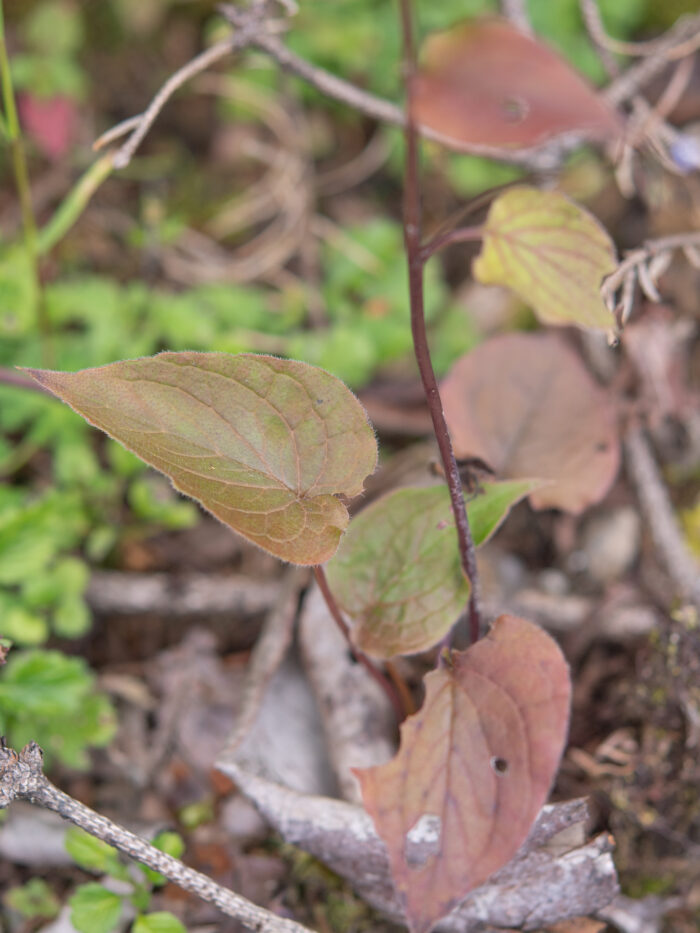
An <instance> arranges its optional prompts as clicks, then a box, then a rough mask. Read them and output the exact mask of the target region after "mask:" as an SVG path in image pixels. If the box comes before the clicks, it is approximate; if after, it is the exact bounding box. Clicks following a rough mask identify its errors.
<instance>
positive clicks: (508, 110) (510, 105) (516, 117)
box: [503, 97, 529, 123]
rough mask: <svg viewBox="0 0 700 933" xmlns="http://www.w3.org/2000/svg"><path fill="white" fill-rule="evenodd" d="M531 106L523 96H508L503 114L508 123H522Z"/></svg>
mask: <svg viewBox="0 0 700 933" xmlns="http://www.w3.org/2000/svg"><path fill="white" fill-rule="evenodd" d="M528 110H529V107H528V105H527V102H526V101H524V100H523V99H522V97H506V99H505V100H504V101H503V116H504V118H505V120H506V122H507V123H522V121H523V120H524V119H525V117H526V116H527V114H528Z"/></svg>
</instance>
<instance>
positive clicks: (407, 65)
mask: <svg viewBox="0 0 700 933" xmlns="http://www.w3.org/2000/svg"><path fill="white" fill-rule="evenodd" d="M400 9H401V25H402V30H403V47H404V80H405V83H406V97H407V100H406V174H405V182H404V240H405V244H406V258H407V261H408V287H409V299H410V304H411V332H412V334H413V348H414V352H415V356H416V362H417V363H418V370H419V372H420V377H421V381H422V383H423V389H424V391H425V397H426V400H427V403H428V408H429V410H430V417H431V418H432V421H433V430H434V432H435V437H436V440H437V443H438V449H439V450H440V457H441V459H442V464H443V467H444V470H445V479H446V481H447V487H448V489H449V492H450V502H451V504H452V513H453V515H454V520H455V526H456V529H457V541H458V544H459V554H460V560H461V564H462V569H463V571H464V573H465V575H466V577H467V579H468V580H469V583H470V584H471V591H470V595H469V606H468V617H469V638H470V641H471V642H472V643H474V642H475V641H477V640H478V639H479V637H480V635H481V632H482V614H481V606H480V603H481V600H480V582H479V572H478V568H477V563H476V548H475V547H474V539H473V538H472V534H471V529H470V528H469V520H468V518H467V510H466V507H465V505H464V495H463V493H462V481H461V479H460V476H459V470H458V468H457V462H456V460H455V455H454V450H453V449H452V441H451V440H450V434H449V431H448V430H447V423H446V421H445V414H444V412H443V410H442V400H441V399H440V391H439V389H438V384H437V379H436V378H435V371H434V369H433V364H432V362H431V359H430V348H429V346H428V335H427V332H426V327H425V303H424V296H423V266H424V262H425V258H424V256H423V254H422V249H421V204H420V175H419V168H418V134H417V132H416V121H415V114H414V104H413V82H414V79H415V72H416V55H415V48H414V42H413V19H412V16H411V2H410V0H401V7H400Z"/></svg>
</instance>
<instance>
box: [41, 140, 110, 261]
mask: <svg viewBox="0 0 700 933" xmlns="http://www.w3.org/2000/svg"><path fill="white" fill-rule="evenodd" d="M113 169H114V154H113V153H111V152H110V153H107V155H104V156H102V157H101V158H99V159H98V160H97V161H96V162H93V164H92V165H91V166H90V167H89V168H88V169H87V171H86V172H85V173H84V174H83V175H82V176H81V177H80V179H79V180H78V182H77V184H76V185H75V186H74V187H73V189H72V190H71V191H70V192H69V193H68V194H67V195H66V197H65V198H64V199H63V200H62V201H61V203H60V204H59V206H58V208H57V210H56V212H55V213H54V215H53V217H52V218H51V220H49V221H48V223H47V224H46V225H45V226H44V227H42V229H41V230H40V231H39V234H38V237H37V240H36V249H37V253H38V254H39V255H40V256H43V255H44V254H45V253H48V252H49V251H50V250H51V249H53V247H54V246H55V245H56V243H58V241H59V240H60V239H61V238H62V237H63V236H65V234H66V233H67V232H68V230H70V228H71V227H72V226H73V224H74V223H75V222H76V221H77V220H78V218H79V217H80V215H81V214H82V213H83V211H84V210H85V208H86V207H87V205H88V202H89V200H90V198H91V197H92V196H93V194H94V193H95V191H97V189H98V188H99V187H100V185H101V184H102V182H103V181H104V180H105V179H106V178H108V177H109V176H110V175H111V174H112V171H113Z"/></svg>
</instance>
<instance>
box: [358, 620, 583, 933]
mask: <svg viewBox="0 0 700 933" xmlns="http://www.w3.org/2000/svg"><path fill="white" fill-rule="evenodd" d="M425 688H426V696H425V702H424V704H423V707H422V708H421V710H420V711H419V712H418V713H417V714H416V715H415V716H412V717H410V718H409V719H407V720H406V721H405V722H404V724H403V725H402V727H401V747H400V749H399V752H398V754H397V755H396V756H395V757H394V758H393V759H392V760H391V761H389V762H387V764H384V765H380V766H378V767H375V768H369V769H366V770H362V771H360V770H358V771H357V772H356V773H357V775H358V778H359V779H360V783H361V785H362V796H363V800H364V803H365V807H366V808H367V810H368V812H369V813H370V815H371V817H372V819H373V820H374V824H375V826H376V828H377V832H378V833H379V835H380V836H381V837H382V839H383V840H384V843H385V845H386V847H387V850H388V853H389V863H390V867H391V874H392V877H393V879H394V883H395V885H396V888H397V890H398V892H399V894H400V896H401V898H402V900H403V903H404V906H405V910H406V915H407V917H408V918H409V921H410V925H411V929H412V930H413V931H414V933H427V931H428V930H430V929H431V927H432V926H433V925H434V924H435V923H436V922H437V921H438V920H439V919H440V918H441V917H442V916H443V915H444V914H446V913H447V912H448V911H449V910H451V909H452V908H453V907H455V906H456V904H457V903H459V901H460V900H461V899H462V898H463V897H464V896H465V895H466V894H467V893H468V892H469V891H470V890H472V889H473V888H475V887H477V886H478V885H480V884H483V883H484V882H485V881H486V879H487V878H489V876H490V875H492V874H493V873H494V872H495V871H497V870H498V869H499V868H501V867H502V866H503V865H505V864H506V863H507V862H508V861H509V860H510V859H511V858H512V857H513V856H514V855H515V853H516V852H517V850H518V849H519V848H520V846H521V845H522V844H523V842H524V841H525V839H526V838H527V836H528V833H529V832H530V830H531V828H532V825H533V823H534V821H535V819H536V817H537V815H538V813H539V812H540V809H541V808H542V805H543V804H544V802H545V799H546V797H547V794H548V793H549V788H550V786H551V784H552V780H553V778H554V775H555V773H556V769H557V766H558V763H559V759H560V757H561V753H562V751H563V749H564V744H565V740H566V733H567V727H568V721H569V702H570V695H571V684H570V680H569V671H568V667H567V664H566V661H565V660H564V658H563V656H562V654H561V651H560V650H559V647H558V646H557V644H556V642H555V641H554V640H553V639H552V638H550V636H549V635H547V634H546V633H545V632H543V631H542V630H541V629H539V628H537V626H535V625H533V624H532V623H530V622H526V621H525V620H523V619H519V618H517V617H515V616H501V617H500V618H499V619H497V620H496V623H495V624H494V626H493V628H492V630H491V632H490V633H489V634H488V635H487V636H486V637H485V638H483V639H482V640H481V641H479V642H477V643H476V644H475V645H473V646H472V647H471V648H470V649H468V650H467V651H463V652H453V653H452V654H451V655H450V656H449V658H448V660H447V663H446V664H445V665H444V666H443V667H442V668H440V669H438V670H436V671H433V672H431V673H430V674H428V675H427V677H426V678H425Z"/></svg>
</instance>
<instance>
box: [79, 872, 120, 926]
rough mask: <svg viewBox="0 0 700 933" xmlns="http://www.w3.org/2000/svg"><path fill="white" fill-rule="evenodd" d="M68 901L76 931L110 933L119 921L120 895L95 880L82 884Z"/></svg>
mask: <svg viewBox="0 0 700 933" xmlns="http://www.w3.org/2000/svg"><path fill="white" fill-rule="evenodd" d="M68 903H69V904H70V906H71V915H70V920H71V923H72V924H73V926H74V927H75V929H76V930H77V931H78V933H110V931H111V930H113V929H114V928H115V927H116V925H117V924H118V923H119V917H120V915H121V912H122V899H121V897H120V896H119V895H118V894H114V893H113V892H112V891H108V890H107V888H105V887H103V886H102V885H101V884H97V883H96V882H93V883H90V884H82V885H81V886H80V887H79V888H78V889H77V891H76V892H75V894H74V895H73V896H72V897H71V898H70V899H69V901H68Z"/></svg>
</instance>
